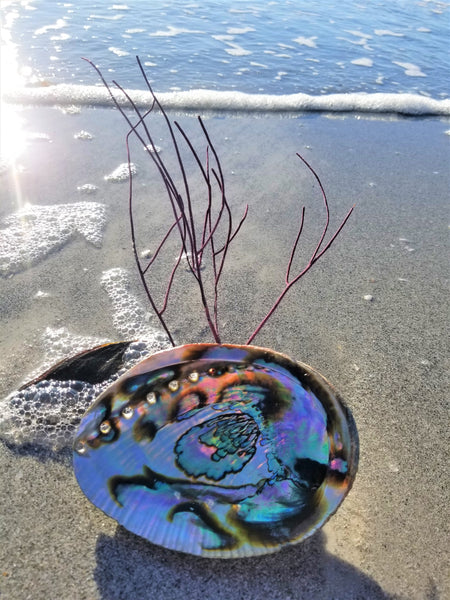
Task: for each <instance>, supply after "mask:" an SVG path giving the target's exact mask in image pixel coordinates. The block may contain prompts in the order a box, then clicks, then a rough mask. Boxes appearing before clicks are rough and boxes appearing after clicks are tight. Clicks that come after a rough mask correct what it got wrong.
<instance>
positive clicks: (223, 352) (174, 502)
mask: <svg viewBox="0 0 450 600" xmlns="http://www.w3.org/2000/svg"><path fill="white" fill-rule="evenodd" d="M357 461H358V441H357V433H356V428H355V425H354V422H353V419H352V417H351V415H350V413H349V411H348V409H347V408H346V407H345V405H344V404H343V403H342V401H341V400H340V398H339V397H338V395H337V394H336V392H335V391H334V390H333V389H332V387H331V386H330V385H329V384H328V383H327V382H326V380H325V379H324V378H323V377H322V376H321V375H319V374H318V373H316V372H315V371H313V370H312V369H311V368H310V367H308V366H306V365H304V364H302V363H298V362H294V361H292V360H291V359H289V358H288V357H287V356H284V355H282V354H279V353H276V352H273V351H271V350H267V349H264V348H257V347H253V346H234V345H216V344H190V345H186V346H181V347H178V348H174V349H171V350H167V351H164V352H159V353H157V354H154V355H153V356H151V357H150V358H148V359H146V360H144V361H142V362H141V363H139V364H138V365H136V366H135V367H133V368H132V369H131V370H130V371H128V372H127V373H125V375H123V376H122V377H121V378H120V379H118V380H117V381H116V382H115V383H114V384H113V385H111V386H110V387H109V388H108V389H107V390H105V391H104V392H103V393H102V394H101V395H100V396H99V397H98V398H97V400H96V401H95V403H94V404H93V405H92V407H91V408H90V409H89V410H88V412H87V413H86V414H85V416H84V417H83V419H82V422H81V425H80V428H79V430H78V433H77V436H76V440H75V444H74V468H75V474H76V477H77V479H78V482H79V484H80V486H81V488H82V490H83V491H84V493H85V494H86V496H87V497H88V498H89V499H90V501H91V502H92V503H93V504H95V505H96V506H97V507H99V508H100V509H102V510H103V511H104V512H105V513H106V514H107V515H109V516H111V517H112V518H113V519H116V520H117V521H118V522H119V523H120V524H122V525H123V526H124V527H126V528H127V529H128V530H130V531H132V532H134V533H136V534H138V535H139V536H142V537H144V538H146V539H147V540H150V541H151V542H153V543H155V544H159V545H161V546H165V547H166V548H171V549H173V550H179V551H182V552H188V553H190V554H196V555H201V556H206V557H219V558H234V557H240V556H253V555H258V554H265V553H268V552H273V551H275V550H278V549H279V548H281V547H282V546H284V545H286V544H292V543H297V542H299V541H301V540H302V539H304V538H306V537H308V536H309V535H311V534H312V533H313V532H314V531H316V530H317V529H318V528H319V527H321V526H322V525H323V524H324V523H325V522H326V521H327V519H328V518H329V517H330V515H332V514H333V513H334V512H335V511H336V509H337V508H338V506H339V504H340V503H341V502H342V500H343V499H344V497H345V496H346V494H347V493H348V491H349V489H350V487H351V485H352V482H353V479H354V476H355V473H356V469H357Z"/></svg>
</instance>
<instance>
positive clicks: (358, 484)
mask: <svg viewBox="0 0 450 600" xmlns="http://www.w3.org/2000/svg"><path fill="white" fill-rule="evenodd" d="M20 114H21V116H22V118H23V119H24V122H25V125H24V127H25V129H26V130H28V131H34V132H38V133H39V132H40V133H46V134H48V135H49V136H50V138H51V141H48V140H47V141H45V140H42V139H38V138H35V140H34V141H33V142H31V143H30V144H29V146H28V148H27V150H26V151H25V153H24V154H23V155H22V156H21V157H20V165H22V167H23V169H22V170H21V172H20V174H19V175H18V177H16V178H14V177H13V176H12V172H11V171H9V172H6V173H4V174H3V175H2V176H1V177H2V191H1V198H0V200H1V203H0V212H1V214H0V217H4V216H6V215H8V214H10V213H12V212H13V211H15V210H17V208H18V206H19V203H20V202H22V203H23V202H26V201H29V202H31V203H32V204H34V205H52V204H66V203H75V202H82V201H89V202H90V201H93V202H100V203H104V204H105V205H107V217H106V219H107V221H106V227H105V230H104V237H103V243H102V246H101V247H100V248H96V247H94V246H93V245H92V244H90V243H89V242H88V241H86V239H85V238H84V237H83V236H82V235H75V236H74V237H72V238H70V239H68V240H67V243H65V244H64V245H63V246H62V247H60V248H58V249H55V250H54V251H53V252H51V253H49V254H48V255H46V256H45V258H43V259H42V260H41V261H39V262H37V263H36V264H35V265H33V266H31V267H28V268H25V269H24V270H21V271H20V272H18V273H16V274H14V275H13V276H11V277H5V278H2V279H0V307H1V336H0V388H1V389H0V392H1V397H4V396H6V394H7V393H9V392H11V391H13V390H14V389H16V388H17V387H18V386H19V385H20V384H21V383H23V382H24V381H26V380H27V379H30V377H31V374H32V373H34V372H35V371H36V369H39V368H40V367H43V366H44V365H45V364H46V361H47V362H48V361H49V355H48V352H49V350H48V345H46V343H45V332H46V328H48V327H50V328H52V329H54V330H56V329H58V328H62V327H65V328H66V329H67V330H68V331H69V332H70V334H71V335H73V336H74V337H75V336H89V337H91V338H93V340H103V339H109V340H117V339H120V338H121V337H122V338H123V337H124V334H123V328H122V329H120V328H118V327H117V322H116V321H114V320H113V318H114V310H113V307H112V305H111V301H110V299H109V298H108V296H107V294H106V293H105V291H104V289H103V288H102V286H101V285H100V280H101V277H102V273H103V272H104V271H105V270H107V269H111V268H113V267H121V268H124V269H127V271H128V272H129V277H130V281H131V293H132V294H134V295H135V296H136V297H137V298H138V301H139V302H140V303H141V305H142V306H143V307H146V304H145V302H146V301H145V298H144V294H143V292H142V290H141V288H140V285H139V281H138V277H137V274H136V271H135V268H134V263H133V258H132V255H131V250H130V243H129V227H128V221H127V183H111V182H107V181H105V180H104V175H106V174H108V173H110V172H111V171H113V170H114V169H115V168H116V167H117V166H118V165H119V164H120V163H123V162H124V161H125V160H126V154H125V149H124V142H123V140H124V135H125V133H126V128H125V126H124V124H123V122H122V119H121V118H120V116H119V114H118V113H117V112H116V111H112V110H107V109H95V110H94V109H88V108H85V109H83V110H82V111H81V113H80V114H76V115H69V114H64V113H63V112H61V111H59V110H57V109H53V108H23V109H20ZM175 117H176V118H177V119H179V120H180V122H181V123H182V124H183V126H185V127H186V128H187V129H188V130H189V131H190V132H191V131H196V130H197V124H196V121H195V119H194V118H193V117H192V116H186V115H175ZM205 123H206V125H207V127H208V129H209V132H210V135H211V138H212V139H213V141H214V143H215V145H216V147H217V150H218V152H219V154H220V156H221V159H222V166H223V169H224V173H225V176H226V182H227V186H228V195H229V199H230V202H231V203H232V204H233V207H234V209H235V210H236V214H237V215H241V214H242V211H243V209H244V205H245V203H246V202H248V203H249V205H250V208H249V216H248V219H247V223H246V224H245V226H244V228H243V229H242V231H241V233H240V235H239V237H238V238H236V240H235V242H234V244H233V248H232V250H231V251H230V256H229V262H228V269H227V271H226V273H225V275H224V278H223V282H222V287H221V294H220V296H221V312H220V323H221V325H222V330H223V341H227V342H233V343H244V342H245V341H246V339H247V338H248V336H249V334H250V333H251V332H252V331H253V330H254V329H255V327H256V325H257V323H258V322H259V321H260V320H261V318H262V317H263V316H264V314H265V313H266V312H267V310H268V309H269V307H270V305H271V304H272V302H273V301H274V299H275V298H276V296H277V295H278V293H279V292H280V291H281V289H282V286H283V279H284V270H285V268H286V261H287V257H288V256H289V252H290V246H291V244H292V241H293V239H294V238H295V235H296V230H297V227H298V218H299V210H300V207H301V205H302V204H306V207H307V209H306V223H305V236H304V237H305V239H304V245H303V246H302V249H303V248H304V250H301V251H300V257H299V262H298V265H300V264H304V263H305V260H307V256H308V255H309V254H311V251H312V248H313V247H314V242H315V241H317V239H318V236H319V235H320V231H321V227H322V224H323V217H324V212H323V206H322V201H321V197H320V192H319V189H318V186H317V185H315V184H314V180H313V178H312V176H311V174H310V173H309V172H308V171H307V169H306V168H305V167H304V166H302V164H301V163H300V161H299V159H298V158H296V157H295V153H296V152H300V153H301V154H302V155H303V156H304V157H305V158H306V159H307V160H308V161H309V162H310V163H311V164H312V165H313V167H314V169H315V170H316V171H317V173H318V174H319V175H320V177H321V180H322V182H323V184H324V186H325V189H326V191H327V194H328V198H329V202H330V208H331V212H332V223H331V227H330V230H332V229H333V227H336V226H337V223H338V222H339V221H340V220H341V219H342V218H343V216H344V215H345V213H346V211H347V210H348V209H349V208H350V206H352V205H353V204H356V208H355V212H354V214H353V215H352V216H351V218H350V221H349V222H348V224H347V226H346V227H345V230H344V231H343V232H342V234H341V236H340V238H339V239H338V240H337V241H336V243H335V246H333V247H332V249H331V250H330V251H329V253H328V254H327V255H326V256H325V257H324V258H323V259H322V261H321V262H319V263H318V264H317V265H316V266H315V267H314V269H313V270H312V271H311V272H310V273H308V274H307V275H306V277H305V278H304V280H302V281H301V283H300V284H299V285H298V287H297V288H295V289H294V290H292V291H291V292H290V294H289V295H288V296H287V298H286V300H285V302H284V304H283V305H282V306H281V308H280V309H279V311H278V312H277V313H276V314H275V316H274V317H273V319H272V320H271V321H270V322H269V323H268V325H267V326H266V327H265V329H263V331H262V332H261V334H260V335H259V336H258V337H257V338H256V339H255V341H254V343H255V344H257V345H260V346H267V347H270V348H273V349H275V350H278V351H281V352H285V353H286V354H288V355H290V356H291V357H293V358H295V359H298V360H301V361H303V362H306V363H308V364H310V365H312V366H313V367H315V368H316V369H318V370H319V371H320V372H321V373H322V374H323V375H324V376H325V377H327V379H328V380H329V381H331V382H332V383H333V385H334V386H335V387H336V388H337V389H338V390H339V391H340V393H341V394H342V396H343V397H344V398H345V400H346V402H347V404H348V406H349V407H350V408H351V410H352V412H353V415H354V418H355V420H356V423H357V426H358V430H359V437H360V464H359V472H358V474H357V477H356V480H355V483H354V486H353V489H352V490H351V492H350V494H349V496H348V498H347V499H346V500H345V502H344V503H343V505H342V507H341V508H340V509H339V510H338V512H337V513H336V515H334V516H333V517H332V518H331V520H330V521H329V522H328V523H327V524H326V525H325V527H324V528H323V529H322V530H321V531H320V532H318V533H317V534H315V535H314V536H312V537H311V538H310V539H308V540H307V541H305V542H304V543H302V544H299V545H297V546H292V547H288V548H285V549H284V550H282V551H281V552H279V553H276V554H273V555H267V556H264V557H262V558H254V559H245V560H230V561H220V560H211V559H200V558H196V557H192V556H188V555H183V554H178V553H175V552H172V551H169V550H165V549H164V548H159V547H156V546H154V545H152V544H150V543H148V542H146V541H144V540H142V539H140V538H138V537H136V536H135V535H133V534H131V533H129V532H127V531H126V530H125V529H123V528H122V527H120V526H118V525H117V524H116V523H115V522H114V521H113V520H111V519H110V518H108V517H106V516H105V515H103V513H101V511H99V510H98V509H96V508H95V507H94V506H92V505H91V504H90V503H89V501H88V500H87V499H86V498H85V497H84V495H83V494H82V492H81V490H80V489H79V488H78V486H77V483H76V481H75V478H74V475H73V472H72V468H71V465H70V461H67V460H66V459H65V455H63V456H62V457H61V456H59V455H56V454H55V453H53V454H52V452H48V451H47V452H43V451H41V449H40V447H39V445H35V446H33V440H29V442H30V444H31V445H30V444H28V445H27V446H26V448H20V447H18V446H14V445H11V444H4V443H0V460H1V468H0V473H1V475H0V477H1V483H2V484H1V487H0V507H1V508H0V539H1V543H0V598H4V599H5V600H6V599H8V600H14V599H21V600H22V599H25V598H33V599H41V598H42V599H44V598H45V599H48V598H68V599H69V598H70V599H72V598H73V599H88V600H94V599H98V598H102V599H105V600H112V599H123V598H142V599H144V598H165V599H167V600H175V599H182V598H183V599H184V598H187V597H188V598H191V599H193V600H194V599H197V598H198V599H202V600H209V599H214V600H220V599H224V600H225V599H231V598H232V599H237V598H242V599H244V598H245V599H246V600H250V599H257V598H262V597H265V598H270V599H271V600H278V599H280V600H286V599H289V598H292V599H339V600H340V599H342V600H346V599H356V598H364V599H372V598H374V599H378V598H393V599H405V600H406V599H418V600H419V599H425V598H426V599H429V600H431V599H433V600H436V599H438V598H440V599H442V600H443V599H444V598H448V597H450V586H449V582H448V579H446V576H448V566H449V565H448V554H447V551H448V506H449V504H450V499H449V489H450V488H449V475H448V459H449V456H448V406H446V394H448V387H446V384H447V383H448V382H447V380H446V378H445V373H446V368H447V367H448V363H446V356H448V346H447V343H446V339H445V336H444V335H443V334H444V329H445V323H446V319H447V318H448V311H447V302H448V241H447V240H448V190H449V183H450V182H449V179H450V173H449V144H450V137H449V135H446V133H445V132H446V130H448V129H449V127H450V125H449V123H448V121H445V120H440V119H437V118H433V119H431V118H401V117H392V118H389V117H387V116H385V117H382V118H381V117H378V118H375V117H373V116H372V117H371V116H368V115H366V116H364V115H359V116H355V115H341V116H339V115H316V114H309V115H297V116H292V115H291V116H289V115H274V114H272V115H262V114H261V115H250V116H249V115H247V116H245V115H233V114H222V115H207V116H206V118H205ZM152 127H153V125H152ZM81 130H86V131H89V132H90V133H92V134H93V136H94V138H93V139H92V140H91V141H82V140H79V139H74V137H73V136H74V134H75V133H77V132H79V131H81ZM154 131H155V137H156V143H157V144H160V145H161V146H162V147H163V150H162V155H161V156H164V158H167V160H168V161H169V162H171V155H172V153H171V151H170V148H168V146H167V136H165V139H163V140H160V138H161V137H163V133H162V132H163V129H162V126H161V123H160V122H159V121H158V120H157V121H155V124H154ZM197 139H199V138H197ZM133 161H134V162H135V163H136V166H137V169H138V173H137V176H136V177H135V180H134V185H135V199H136V207H137V210H138V212H139V215H140V216H139V224H138V228H139V231H140V232H141V233H142V234H145V236H147V237H146V238H145V240H144V241H143V242H142V248H152V247H154V245H155V241H156V240H157V238H158V235H161V234H162V233H163V232H164V222H163V221H164V220H163V216H164V214H166V212H167V208H166V209H164V206H165V200H164V197H163V194H162V190H161V186H160V184H159V183H158V181H157V177H156V175H155V174H154V173H150V172H149V169H148V168H147V167H148V165H149V163H148V162H147V161H148V158H147V157H146V155H145V153H144V152H143V151H141V150H140V149H138V150H137V151H136V152H135V154H134V155H133ZM86 183H91V184H95V185H96V186H98V190H97V192H96V193H95V194H92V195H83V194H82V193H80V192H78V191H77V186H81V185H83V184H86ZM194 187H195V185H194ZM308 253H309V254H308ZM174 260H175V251H174V253H173V254H172V255H171V254H170V252H169V254H168V256H167V258H166V260H165V263H164V265H163V267H162V268H161V271H160V272H158V273H157V277H156V280H155V284H154V285H155V288H158V286H160V289H163V288H162V286H161V283H160V276H161V274H163V273H166V275H167V273H168V269H169V266H171V265H173V262H174ZM297 268H298V267H297ZM38 291H41V292H43V293H44V294H45V293H46V294H49V295H48V296H43V295H42V294H41V295H40V297H39V296H38V297H37V298H36V294H37V292H38ZM365 296H371V297H372V300H368V299H365ZM130 318H131V317H130ZM167 320H168V322H169V323H170V324H171V326H172V328H173V331H174V333H175V337H176V340H177V342H179V343H187V342H194V341H198V342H204V341H212V339H211V337H210V335H209V334H208V331H207V330H206V328H205V323H204V319H203V317H202V313H201V311H200V310H199V306H198V298H197V296H196V292H195V289H194V287H192V286H190V283H189V280H188V279H187V278H186V277H182V278H181V282H180V284H179V285H178V286H176V287H175V288H174V293H173V298H172V308H171V309H170V310H169V312H168V315H167ZM150 322H151V324H152V326H155V327H156V326H157V324H156V318H153V319H151V321H150ZM92 345H94V343H93V344H92Z"/></svg>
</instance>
